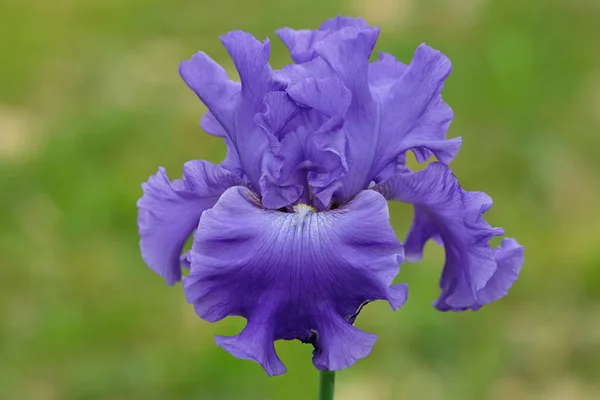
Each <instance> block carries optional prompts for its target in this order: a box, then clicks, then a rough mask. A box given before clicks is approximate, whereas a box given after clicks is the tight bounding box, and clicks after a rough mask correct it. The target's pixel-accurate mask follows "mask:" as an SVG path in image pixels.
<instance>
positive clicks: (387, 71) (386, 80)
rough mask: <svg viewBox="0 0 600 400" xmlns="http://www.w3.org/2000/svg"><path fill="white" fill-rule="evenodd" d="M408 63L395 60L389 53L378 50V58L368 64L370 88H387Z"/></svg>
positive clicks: (403, 71)
mask: <svg viewBox="0 0 600 400" xmlns="http://www.w3.org/2000/svg"><path fill="white" fill-rule="evenodd" d="M407 68H408V65H406V64H404V63H401V62H400V61H398V60H396V58H395V57H394V56H392V55H391V54H387V53H384V52H379V60H377V61H375V62H373V63H371V64H370V65H369V84H370V85H371V89H380V88H384V89H385V88H387V89H389V88H390V87H391V86H392V85H393V84H394V83H396V82H397V81H398V79H400V77H401V76H402V75H403V74H404V73H405V72H406V69H407Z"/></svg>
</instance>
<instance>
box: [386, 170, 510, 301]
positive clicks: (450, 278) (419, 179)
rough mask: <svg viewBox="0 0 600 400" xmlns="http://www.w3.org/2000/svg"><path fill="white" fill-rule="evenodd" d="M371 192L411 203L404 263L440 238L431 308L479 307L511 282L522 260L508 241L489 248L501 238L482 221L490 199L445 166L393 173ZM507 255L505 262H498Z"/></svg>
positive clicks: (499, 232)
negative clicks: (441, 260) (441, 254)
mask: <svg viewBox="0 0 600 400" xmlns="http://www.w3.org/2000/svg"><path fill="white" fill-rule="evenodd" d="M375 189H376V190H379V191H380V192H381V193H382V194H383V195H384V196H385V197H386V198H388V199H392V200H398V201H403V202H406V203H412V204H414V207H415V219H414V222H413V226H412V228H411V230H410V232H409V234H408V237H407V238H406V243H405V249H406V254H407V258H408V259H409V260H410V259H418V258H420V256H421V254H422V252H423V247H424V245H425V242H426V241H427V240H428V239H430V238H435V237H436V236H437V235H439V237H440V238H441V240H442V242H443V245H444V247H445V250H446V264H445V265H444V270H443V272H442V277H441V280H440V288H441V290H442V293H441V295H440V298H439V300H438V301H437V302H436V303H435V305H436V307H438V308H440V309H466V308H478V307H479V306H481V304H484V303H487V302H489V301H493V300H495V299H497V298H499V297H501V296H502V294H501V293H505V291H506V290H507V289H508V286H510V285H511V284H512V282H513V281H514V279H513V278H516V275H514V274H509V273H508V271H511V270H516V269H517V268H516V264H518V263H519V261H520V262H522V257H521V258H520V259H518V257H517V256H518V254H516V253H518V251H517V250H514V249H515V245H513V242H511V241H509V242H506V246H507V248H506V249H501V250H496V251H494V250H493V249H492V247H491V246H490V244H489V240H490V239H491V238H492V237H494V236H500V235H503V234H504V232H503V230H502V229H500V228H492V227H491V226H490V225H489V224H488V223H487V222H486V221H485V220H484V219H483V213H485V212H486V211H487V210H488V209H489V208H490V207H491V205H492V200H491V199H490V197H489V196H487V195H486V194H485V193H481V192H467V191H465V190H463V189H462V188H461V187H460V185H459V183H458V180H457V179H456V177H455V176H454V175H453V174H452V172H451V171H450V169H449V168H448V167H447V166H445V165H444V164H441V163H431V164H429V165H428V166H427V168H425V169H424V170H422V171H418V172H414V173H400V174H397V175H395V176H393V177H392V178H389V179H387V180H385V181H383V182H381V183H379V184H378V185H376V186H375ZM514 243H516V242H514ZM509 251H510V253H509ZM513 251H514V252H516V253H513ZM506 255H510V257H507V258H510V261H502V260H503V259H504V257H505V256H506ZM519 268H520V266H519ZM496 276H497V278H494V277H496ZM495 279H497V280H498V282H497V283H496V281H495Z"/></svg>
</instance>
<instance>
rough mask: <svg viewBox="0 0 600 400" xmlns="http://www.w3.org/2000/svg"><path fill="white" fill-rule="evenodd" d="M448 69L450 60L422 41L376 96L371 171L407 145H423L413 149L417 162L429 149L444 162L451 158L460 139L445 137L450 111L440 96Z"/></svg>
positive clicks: (415, 146) (385, 163) (450, 115)
mask: <svg viewBox="0 0 600 400" xmlns="http://www.w3.org/2000/svg"><path fill="white" fill-rule="evenodd" d="M450 71H451V64H450V60H449V59H448V58H447V57H446V56H444V55H443V54H442V53H440V52H439V51H437V50H434V49H432V48H431V47H428V46H426V45H424V44H423V45H421V46H419V47H418V48H417V50H416V52H415V55H414V57H413V60H412V61H411V63H410V65H409V66H408V68H407V69H406V71H405V72H404V73H403V74H402V75H401V77H400V79H398V80H397V81H396V82H395V83H394V84H393V85H392V87H391V88H390V89H389V91H388V92H387V93H386V94H385V95H383V96H381V97H380V99H379V101H380V102H381V131H380V137H379V140H378V143H377V150H376V154H377V157H376V159H375V162H374V165H373V168H372V173H374V174H378V173H379V172H380V171H381V170H382V169H383V168H384V167H385V166H386V165H387V164H388V163H389V162H391V161H393V160H395V159H396V158H397V157H398V155H399V154H401V153H403V152H405V151H406V150H408V149H414V148H418V149H419V148H420V149H423V150H421V151H420V152H419V151H417V152H416V155H417V159H418V161H420V162H422V161H424V158H425V159H426V158H427V156H428V155H429V154H431V153H433V154H435V156H436V157H437V158H438V160H439V161H440V162H442V163H444V164H448V163H449V162H450V161H451V160H452V159H453V158H454V156H455V155H456V153H457V152H458V149H459V148H460V144H461V140H460V138H456V139H451V140H446V132H447V130H448V127H449V125H450V122H451V121H452V119H453V117H454V115H453V112H452V109H451V108H450V107H449V106H448V105H447V104H446V103H445V102H444V101H443V100H442V98H441V91H442V88H443V85H444V81H445V79H446V78H447V76H448V75H449V74H450Z"/></svg>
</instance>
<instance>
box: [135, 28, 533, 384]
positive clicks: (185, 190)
mask: <svg viewBox="0 0 600 400" xmlns="http://www.w3.org/2000/svg"><path fill="white" fill-rule="evenodd" d="M277 34H278V36H279V37H280V38H281V39H282V40H283V41H284V43H285V44H286V46H287V47H288V48H289V50H290V53H291V55H292V58H293V59H294V61H295V62H296V64H292V65H288V66H286V67H284V68H283V69H281V70H277V71H274V70H272V69H271V67H270V66H269V63H268V59H269V53H270V50H269V41H268V40H266V41H265V42H260V41H258V40H256V39H255V38H254V37H252V36H251V35H249V34H247V33H244V32H240V31H235V32H231V33H229V34H227V35H225V36H223V37H221V41H222V42H223V44H224V45H225V47H226V49H227V51H228V52H229V54H230V56H231V58H232V59H233V62H234V64H235V67H236V69H237V71H238V73H239V76H240V80H241V83H237V82H233V81H231V80H229V78H228V77H227V75H226V73H225V71H224V70H223V68H221V67H220V66H219V65H218V64H216V63H215V62H214V61H213V60H211V59H210V58H209V57H208V56H207V55H206V54H204V53H202V52H199V53H197V54H195V55H194V56H193V57H192V59H191V60H189V61H184V62H182V64H181V67H180V70H179V72H180V74H181V76H182V78H183V80H184V81H185V82H186V83H187V85H188V86H189V87H190V88H191V89H192V90H193V91H194V92H195V93H196V94H197V95H198V97H199V98H200V100H202V102H203V103H204V104H205V105H206V106H207V108H208V110H209V111H208V112H207V113H206V114H205V115H204V117H203V118H202V120H201V125H202V127H203V128H204V129H205V130H206V131H207V132H209V133H210V134H212V135H215V136H219V137H222V138H223V139H224V140H225V143H226V144H227V147H228V152H227V156H226V158H225V160H224V161H223V162H222V163H221V164H220V165H213V164H210V163H208V162H205V161H190V162H188V163H186V165H185V167H184V171H183V179H181V180H174V181H170V180H169V179H168V178H167V176H166V173H165V171H164V169H159V171H158V173H157V174H156V175H154V176H152V177H151V178H150V179H149V180H148V181H147V182H146V183H145V184H144V185H143V189H144V195H143V197H142V198H141V199H140V200H139V202H138V207H139V217H138V224H139V228H140V235H141V238H142V239H141V242H140V247H141V251H142V256H143V258H144V260H145V261H146V263H147V264H148V265H149V266H150V268H151V269H152V270H153V271H155V272H156V273H157V274H159V275H161V276H162V277H163V278H164V279H165V280H166V281H167V283H168V284H174V283H175V282H177V281H179V280H181V268H182V267H186V268H190V273H189V275H188V276H187V277H185V278H183V286H184V290H185V294H186V296H187V299H188V301H189V302H190V303H192V304H193V305H194V308H195V310H196V312H197V314H198V315H199V316H200V317H201V318H203V319H205V320H207V321H209V322H213V321H218V320H220V319H222V318H225V317H227V316H230V315H237V316H242V317H244V318H245V319H247V321H248V323H247V325H246V327H245V328H244V329H243V330H242V332H241V333H240V334H239V335H237V336H233V337H218V338H217V344H218V345H220V346H222V347H223V348H225V349H226V350H227V351H229V352H230V353H232V354H233V355H234V356H236V357H238V358H244V359H251V360H254V361H256V362H258V363H260V364H261V365H262V366H263V368H264V369H265V370H266V371H267V373H268V374H269V375H277V374H281V373H283V372H285V367H284V365H283V364H282V362H281V361H280V360H279V358H278V357H277V354H276V353H275V349H274V346H273V342H274V341H275V340H279V339H284V340H291V339H298V340H301V341H302V342H305V343H310V344H312V345H313V346H314V352H313V362H314V364H315V366H316V367H317V368H319V369H329V370H337V369H341V368H345V367H348V366H350V365H352V364H353V363H354V362H356V360H358V359H359V358H362V357H365V356H366V355H367V354H369V352H370V351H371V348H372V346H373V344H374V342H375V338H376V336H375V335H373V334H369V333H366V332H362V331H360V330H358V329H357V328H355V327H354V326H353V323H354V320H355V318H356V316H357V315H358V313H359V312H360V310H361V308H362V307H363V306H364V305H365V304H367V303H369V302H371V301H374V300H386V301H388V302H389V303H390V305H391V306H392V308H393V309H397V308H399V307H401V306H402V305H403V304H404V302H405V301H406V296H407V288H406V285H404V284H397V285H393V284H392V281H393V279H394V277H395V276H396V274H397V273H398V271H399V264H400V263H401V262H402V261H403V258H404V253H405V252H406V256H407V259H409V260H416V259H419V258H420V256H421V253H422V250H423V247H424V245H425V242H426V241H427V240H429V239H430V238H433V239H435V240H436V241H438V242H440V243H443V245H444V247H445V250H446V264H445V266H444V269H443V272H442V277H441V281H440V288H441V295H440V297H439V299H438V300H437V301H436V302H435V303H434V305H435V307H437V308H438V309H440V310H443V311H446V310H454V311H459V310H466V309H472V310H477V309H479V308H480V307H481V306H482V305H484V304H487V303H490V302H492V301H494V300H497V299H498V298H500V297H502V296H504V295H505V294H506V293H507V291H508V289H509V288H510V286H511V285H512V284H513V282H514V281H515V280H516V278H517V276H518V274H519V270H520V268H521V265H522V263H523V247H521V246H519V244H518V243H517V242H516V241H515V240H514V239H504V241H503V242H502V245H501V246H499V247H498V248H496V249H493V248H492V247H491V246H490V244H489V241H490V239H491V238H492V237H494V236H499V235H503V231H502V229H500V228H492V227H491V226H490V225H489V224H488V223H487V222H486V221H485V220H484V219H483V213H484V212H485V211H487V210H488V209H489V208H490V206H491V199H490V198H489V197H488V196H487V195H485V194H483V193H479V192H466V191H464V190H463V189H462V188H461V187H460V185H459V183H458V181H457V179H456V178H455V177H454V175H453V174H452V172H451V171H450V169H449V168H448V166H447V164H449V163H450V161H451V160H452V159H453V158H454V156H455V155H456V153H457V152H458V149H459V147H460V144H461V140H460V138H456V139H449V140H448V139H446V132H447V130H448V127H449V125H450V122H451V120H452V118H453V113H452V110H451V109H450V107H449V106H448V105H447V104H446V103H445V102H444V101H443V100H442V97H441V91H442V87H443V84H444V80H445V79H446V77H447V76H448V75H449V73H450V70H451V65H450V61H449V60H448V58H447V57H445V56H444V55H443V54H441V53H440V52H439V51H436V50H433V49H432V48H430V47H428V46H426V45H421V46H419V47H418V48H417V50H416V51H415V54H414V57H413V59H412V61H411V63H410V64H409V65H405V64H402V63H401V62H399V61H397V60H396V59H395V58H394V57H392V56H391V55H388V54H384V53H381V55H380V59H379V60H377V61H375V62H373V63H370V62H369V57H370V56H371V53H372V51H373V47H374V46H375V42H376V40H377V36H378V34H379V30H378V28H372V27H369V26H368V25H367V24H366V22H365V21H364V20H362V19H355V18H342V17H337V18H333V19H331V20H328V21H326V22H325V23H323V25H321V28H320V29H319V30H315V31H310V30H299V31H295V30H292V29H289V28H285V29H282V30H280V31H278V32H277ZM409 150H410V151H412V152H413V153H414V154H415V156H416V158H417V160H418V161H419V162H423V161H426V160H428V159H429V158H430V157H431V156H435V157H436V158H437V160H438V161H439V162H435V163H431V164H429V165H428V166H427V167H426V168H425V169H423V170H420V171H417V172H412V171H410V170H409V169H408V168H407V167H406V165H405V157H406V152H407V151H409ZM386 200H397V201H403V202H408V203H411V204H413V205H414V208H415V218H414V221H413V226H412V228H411V231H410V233H409V235H408V237H407V238H406V241H405V243H404V245H402V244H401V243H399V242H398V241H397V239H396V236H395V234H394V231H393V229H392V227H391V225H390V222H389V215H388V209H387V205H386ZM192 234H193V235H194V240H193V246H192V249H191V250H190V251H189V252H186V253H185V254H182V251H183V250H182V249H183V247H184V244H185V243H186V241H187V240H188V238H189V237H190V236H191V235H192Z"/></svg>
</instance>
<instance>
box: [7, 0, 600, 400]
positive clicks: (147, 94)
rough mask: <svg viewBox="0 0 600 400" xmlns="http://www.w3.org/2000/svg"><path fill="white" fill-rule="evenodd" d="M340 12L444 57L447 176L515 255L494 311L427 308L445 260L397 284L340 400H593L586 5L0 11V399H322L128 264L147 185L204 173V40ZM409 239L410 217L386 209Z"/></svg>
mask: <svg viewBox="0 0 600 400" xmlns="http://www.w3.org/2000/svg"><path fill="white" fill-rule="evenodd" d="M338 13H343V14H347V15H354V16H363V17H365V18H366V19H367V20H368V21H369V22H370V23H371V24H372V25H379V26H381V27H382V32H381V35H380V41H379V44H378V49H379V50H385V51H387V52H391V53H393V54H394V55H396V56H397V57H398V58H400V59H401V60H404V61H409V60H410V58H411V56H412V53H413V51H414V49H415V48H416V47H417V45H418V44H420V43H421V42H427V43H428V44H430V45H431V46H433V47H436V48H439V49H441V50H442V51H443V52H444V53H446V54H447V55H449V56H450V58H451V59H452V61H453V66H454V72H453V73H452V75H451V77H450V79H449V80H448V81H447V84H446V89H445V99H446V100H447V101H448V102H449V103H450V105H451V106H452V107H453V108H454V110H455V113H456V119H455V122H454V123H453V125H452V127H451V130H450V136H462V137H463V139H464V145H463V147H462V150H461V152H460V153H459V156H458V158H457V159H456V161H455V162H454V163H453V168H454V170H455V172H456V174H457V175H458V177H459V179H460V180H461V182H462V184H463V186H464V187H466V188H467V189H470V190H482V191H485V192H487V193H489V194H490V195H491V196H492V197H493V198H494V199H495V206H494V207H493V208H492V210H491V211H490V212H489V214H488V220H489V221H490V222H491V223H492V224H493V225H496V226H503V227H504V228H505V229H506V231H507V234H509V235H510V236H514V237H517V238H518V239H519V241H520V242H521V243H522V244H524V245H525V246H526V264H525V267H524V268H523V271H522V274H521V278H520V279H519V281H518V282H517V283H516V284H515V286H514V287H513V289H512V291H511V293H510V296H508V297H507V298H505V299H503V300H501V301H499V302H497V303H495V304H493V305H489V306H486V307H484V309H482V310H481V311H479V312H476V313H473V312H468V313H461V314H451V313H446V314H445V313H439V312H437V311H435V310H434V309H433V308H432V307H431V306H430V301H431V300H433V299H435V298H436V297H437V294H438V289H437V279H438V276H439V273H440V270H441V267H442V263H443V252H442V250H441V249H440V248H439V247H437V246H436V245H435V244H430V245H429V246H428V249H427V250H428V251H427V254H426V257H425V259H424V260H423V262H421V263H419V264H407V265H405V266H404V267H403V270H402V272H401V274H400V276H399V280H400V281H406V282H408V283H409V285H410V288H411V296H410V299H409V302H408V303H407V305H406V306H405V307H404V308H403V309H402V310H400V311H398V312H397V313H393V312H391V310H390V309H389V307H388V306H387V305H386V304H383V303H382V304H373V305H369V306H368V307H367V308H366V309H365V310H364V311H363V312H362V313H361V316H360V318H359V319H358V321H357V324H358V326H359V327H361V328H362V329H365V330H367V331H370V332H376V333H378V334H379V340H378V342H377V344H376V346H375V348H374V350H373V353H372V354H371V355H370V356H369V357H368V358H367V359H364V360H362V361H360V362H358V363H357V364H356V365H355V366H354V367H352V368H351V369H348V370H345V371H343V372H341V373H339V374H338V390H337V397H336V398H337V399H340V400H392V399H393V400H395V399H399V400H402V399H422V400H428V399H431V400H436V399H444V400H446V399H448V400H470V399H474V400H487V399H491V400H495V399H502V400H504V399H507V398H510V399H513V400H525V399H544V400H555V399H556V400H584V399H598V398H599V396H600V395H599V394H598V393H600V212H599V209H598V205H599V200H600V158H599V157H598V149H599V148H600V47H598V46H599V39H600V2H598V1H597V0H569V1H566V0H565V1H559V0H535V1H534V0H530V1H522V0H452V1H441V0H438V1H417V0H337V1H336V0H305V1H297V0H262V1H261V0H245V1H234V0H219V1H200V0H196V1H192V0H173V1H169V2H167V1H159V0H103V1H92V0H90V1H85V0H81V1H79V0H54V1H49V0H3V1H2V2H1V3H0V54H1V56H0V60H1V61H0V268H1V269H0V398H1V399H7V400H8V399H10V400H13V399H15V400H21V399H24V400H29V399H31V400H54V399H110V400H112V399H115V400H117V399H148V400H151V399H174V400H177V399H203V400H204V399H207V400H213V399H218V400H222V399H224V400H232V399H245V400H246V399H247V400H269V399H272V400H279V399H284V400H295V399H310V398H316V384H317V372H316V371H315V370H314V369H313V367H312V365H311V362H310V353H311V348H310V347H309V346H306V345H302V344H301V343H299V342H280V343H277V350H278V351H279V353H280V355H281V357H282V359H283V360H284V362H285V363H286V364H287V366H288V369H289V372H288V373H287V374H286V375H284V376H282V377H277V378H268V377H267V376H266V374H265V373H264V372H263V371H262V369H261V368H260V367H259V366H258V365H256V364H254V363H252V362H249V361H239V360H236V359H234V358H233V357H231V356H230V355H229V354H227V353H226V352H224V351H223V350H221V349H220V348H217V347H216V346H215V345H214V342H213V336H214V335H215V334H223V335H229V334H231V335H232V334H236V333H237V332H238V331H239V330H240V329H241V328H242V327H243V324H244V322H243V320H239V319H227V320H225V321H222V322H220V323H217V324H214V325H211V324H208V323H206V322H203V321H201V320H200V319H199V318H197V317H196V316H195V314H194V311H193V309H192V307H191V306H189V305H188V304H187V303H186V302H185V299H184V296H183V294H182V290H181V287H180V286H176V287H174V288H170V287H167V286H166V285H165V284H164V283H163V281H162V280H161V279H160V278H159V277H158V276H156V275H154V274H152V273H150V272H149V270H148V269H147V267H145V265H144V264H143V262H142V260H141V259H140V256H139V253H138V243H137V242H138V236H137V228H136V206H135V202H136V200H137V198H138V197H139V196H140V195H141V189H140V183H141V182H142V181H144V180H145V179H146V178H147V177H148V175H150V174H152V173H154V172H155V171H156V168H157V166H159V165H162V166H165V167H167V170H168V171H169V173H170V175H171V176H178V175H179V174H180V172H181V167H182V164H183V163H184V162H185V161H187V160H189V159H208V160H210V161H213V162H219V161H220V160H221V159H222V157H223V156H224V151H225V147H224V144H223V143H221V141H220V140H219V139H218V138H214V137H211V136H208V135H206V134H204V133H203V132H202V131H201V129H200V128H199V126H198V120H199V118H200V116H201V114H202V113H203V112H204V109H203V107H202V105H201V103H200V102H199V101H198V100H197V99H196V98H195V96H194V94H193V93H192V92H191V91H190V90H188V89H187V88H186V86H185V85H184V83H183V82H182V81H181V80H180V78H179V77H178V74H177V67H178V64H179V61H180V60H182V59H185V58H189V57H190V56H191V55H192V54H193V53H194V52H196V51H197V50H199V49H202V50H205V51H206V52H208V53H209V54H211V55H212V56H213V57H214V58H215V59H216V60H218V61H220V62H222V63H224V65H225V66H226V68H227V69H228V70H229V71H231V73H232V76H235V72H234V71H233V65H232V63H231V61H230V60H229V59H228V57H227V55H226V53H225V50H224V49H223V48H222V47H221V46H220V43H219V42H218V38H217V36H218V35H219V34H223V33H225V32H227V31H229V30H232V29H243V30H246V31H250V32H252V33H253V34H255V35H256V36H257V37H258V38H261V39H262V38H264V37H266V36H267V35H269V36H270V37H271V38H272V39H273V45H272V48H273V56H272V64H273V66H275V67H281V66H282V65H284V63H287V62H289V59H288V56H287V54H286V52H285V49H284V47H283V45H282V44H281V43H280V42H279V41H278V40H277V39H276V37H275V35H274V32H273V31H274V30H275V29H276V28H278V27H282V26H286V25H287V26H291V27H295V28H303V27H306V28H316V27H318V25H319V24H320V22H321V21H322V20H324V19H325V18H328V17H332V16H334V15H336V14H338ZM390 207H391V213H392V216H393V217H392V218H393V223H394V225H395V226H396V227H398V236H399V237H400V238H403V237H404V234H405V233H406V231H407V228H408V226H409V223H410V218H411V214H410V212H411V210H410V207H406V206H403V205H397V204H393V205H391V206H390Z"/></svg>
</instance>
